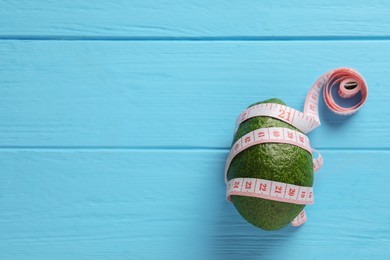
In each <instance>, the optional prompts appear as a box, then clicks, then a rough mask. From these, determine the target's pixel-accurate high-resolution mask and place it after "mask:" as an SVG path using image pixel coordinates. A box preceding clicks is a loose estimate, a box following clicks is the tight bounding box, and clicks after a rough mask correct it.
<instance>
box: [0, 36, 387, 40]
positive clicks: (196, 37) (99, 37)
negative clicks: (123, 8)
mask: <svg viewBox="0 0 390 260" xmlns="http://www.w3.org/2000/svg"><path fill="white" fill-rule="evenodd" d="M0 40H19V41H388V40H390V35H383V36H369V35H366V36H337V35H324V36H320V35H313V36H215V37H209V36H207V37H206V36H205V37H203V36H184V37H179V36H177V37H176V36H175V37H164V36H162V37H159V36H140V37H138V36H72V35H35V36H29V35H0Z"/></svg>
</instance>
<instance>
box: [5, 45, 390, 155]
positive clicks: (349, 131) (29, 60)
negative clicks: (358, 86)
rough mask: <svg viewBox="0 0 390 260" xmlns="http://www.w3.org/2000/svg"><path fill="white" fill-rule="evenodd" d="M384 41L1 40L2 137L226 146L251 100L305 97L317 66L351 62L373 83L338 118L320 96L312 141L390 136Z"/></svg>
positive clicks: (374, 144)
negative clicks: (359, 105) (352, 111)
mask: <svg viewBox="0 0 390 260" xmlns="http://www.w3.org/2000/svg"><path fill="white" fill-rule="evenodd" d="M388 53H390V45H389V44H388V42H387V41H386V42H382V41H380V42H365V41H364V42H356V43H354V44H353V45H351V43H350V42H349V41H344V42H293V43H291V42H224V43H222V42H207V43H202V42H187V43H175V42H158V43H153V42H57V41H55V42H53V41H50V42H48V41H42V42H36V41H33V42H25V41H22V42H21V41H7V42H0V60H2V62H1V63H0V84H1V85H2V93H1V95H0V108H1V109H0V117H1V118H2V120H0V145H1V146H3V147H75V146H77V147H80V146H81V147H106V148H107V147H132V148H136V147H161V148H164V147H168V148H177V147H181V148H193V147H195V148H196V147H198V148H199V147H201V148H205V147H210V148H228V147H229V146H230V142H231V138H232V132H233V128H234V121H235V118H236V116H237V115H238V114H239V112H241V111H242V110H243V109H244V108H246V107H247V106H248V105H250V104H251V103H254V102H257V101H262V100H265V99H268V98H272V97H278V98H280V99H282V100H284V101H285V102H286V103H287V104H288V105H290V106H292V107H295V108H297V109H302V107H303V102H304V97H305V95H306V92H307V91H308V89H309V87H310V85H311V84H312V83H313V82H314V81H315V80H316V79H317V77H319V76H320V75H321V74H323V73H325V72H326V71H328V70H330V69H333V68H336V67H340V66H351V67H354V68H356V69H358V70H359V71H360V72H361V73H362V74H363V75H364V76H365V78H366V80H367V82H368V86H369V88H372V89H373V90H374V91H371V92H370V95H369V99H368V102H367V104H366V107H364V108H363V109H362V110H361V111H359V112H358V113H357V114H356V115H354V116H352V117H347V118H345V117H339V116H335V115H333V114H332V113H330V112H329V111H328V110H327V109H326V108H325V105H323V104H321V106H320V117H321V119H322V123H323V125H322V126H321V127H320V128H319V129H318V130H315V131H314V132H313V133H312V134H311V140H312V143H313V145H314V146H316V147H318V148H352V147H355V148H389V144H390V134H389V132H388V129H389V128H390V110H388V109H382V110H378V109H379V107H380V106H382V105H383V104H385V103H386V102H387V101H388V100H389V99H390V94H389V93H390V92H389V91H387V81H388V78H387V75H388V74H389V73H390V67H389V66H387V64H389V62H390V55H389V54H388ZM367 132H375V138H365V137H364V136H365V135H366V133H367ZM195 137H196V138H195Z"/></svg>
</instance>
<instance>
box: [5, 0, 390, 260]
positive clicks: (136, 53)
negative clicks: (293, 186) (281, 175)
mask: <svg viewBox="0 0 390 260" xmlns="http://www.w3.org/2000/svg"><path fill="white" fill-rule="evenodd" d="M311 2H312V1H284V2H280V1H279V2H275V1H264V2H262V3H260V2H258V1H248V2H247V3H246V4H245V5H244V4H242V3H238V2H236V3H233V2H231V3H225V1H213V3H210V1H203V2H202V1H186V2H179V1H158V2H157V1H156V2H155V3H150V2H149V3H147V2H145V1H131V2H130V1H115V3H108V2H107V1H95V2H94V3H93V4H92V3H64V2H60V1H44V2H37V1H18V2H15V3H13V2H10V1H0V7H1V8H0V39H1V40H0V169H1V172H0V259H175V258H176V259H243V258H247V259H329V258H333V259H388V258H389V257H390V207H389V200H390V189H389V188H390V184H389V183H390V175H389V174H388V167H389V166H390V164H389V158H390V151H389V148H390V133H389V127H390V110H389V109H388V108H387V104H388V103H389V102H390V92H389V91H388V75H389V74H390V66H389V65H390V41H389V39H390V38H389V37H390V34H389V32H390V16H388V12H389V10H390V4H388V3H387V1H371V2H370V3H365V2H366V1H343V2H342V3H336V2H335V3H333V2H331V1H320V2H317V3H315V4H314V3H311ZM341 66H350V67H354V68H356V69H357V70H359V71H360V72H361V73H362V74H363V75H364V76H365V78H366V80H367V82H368V85H369V89H370V93H369V98H368V101H367V104H366V105H365V106H364V107H363V109H362V110H361V111H359V112H358V113H357V114H356V115H354V116H352V117H348V118H344V117H338V116H335V115H333V114H331V113H330V112H329V111H327V110H326V108H325V106H324V105H323V104H321V105H320V117H321V120H322V123H323V125H322V126H321V127H320V128H319V129H316V130H315V131H313V132H312V133H311V134H310V138H311V142H312V144H313V146H314V147H316V148H319V150H320V151H321V152H322V154H323V156H324V160H325V165H324V167H323V169H322V170H321V171H320V172H319V173H318V175H316V178H315V194H316V203H315V204H314V205H312V206H309V207H307V213H308V218H309V221H308V222H307V223H306V224H305V225H304V226H302V227H300V228H293V227H287V228H285V229H282V230H279V231H276V232H266V231H262V230H259V229H257V228H254V227H252V226H251V225H249V224H248V223H246V222H245V221H244V220H243V219H242V218H241V217H240V216H239V214H238V213H237V212H236V211H235V209H234V207H233V206H232V205H230V204H228V203H227V202H226V200H225V197H224V193H225V191H224V189H225V187H224V183H223V168H224V162H225V159H226V157H227V154H228V149H229V145H230V143H231V138H232V131H233V123H234V119H235V116H236V115H237V114H238V113H239V112H240V111H241V110H242V109H243V108H245V107H246V106H247V105H249V104H251V103H254V102H256V101H260V100H264V99H267V98H270V97H279V98H281V99H282V100H284V101H285V102H286V103H287V104H288V105H290V106H292V107H295V108H297V109H301V108H302V105H303V101H304V97H305V94H306V91H307V90H308V88H309V86H310V85H311V83H312V82H313V81H314V80H315V79H316V78H317V77H318V76H320V75H321V74H322V73H324V72H326V71H328V70H330V69H333V68H336V67H341ZM367 134H371V137H370V138H366V137H365V136H366V135H367ZM329 191H332V193H330V192H329Z"/></svg>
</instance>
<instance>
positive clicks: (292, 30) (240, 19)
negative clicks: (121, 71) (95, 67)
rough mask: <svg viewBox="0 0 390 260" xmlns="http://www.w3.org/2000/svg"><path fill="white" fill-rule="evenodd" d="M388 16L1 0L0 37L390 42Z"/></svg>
mask: <svg viewBox="0 0 390 260" xmlns="http://www.w3.org/2000/svg"><path fill="white" fill-rule="evenodd" d="M389 12H390V6H389V5H388V2H387V1H385V0H374V1H369V2H368V1H364V0H356V1H336V0H331V1H330V0H322V1H315V2H314V1H310V0H304V1H296V0H294V1H272V0H266V1H261V2H259V1H256V0H249V1H245V2H242V1H223V0H217V1H204V0H203V1H199V0H191V1H177V0H172V1H144V0H132V1H126V0H117V1H102V0H99V1H93V2H89V1H52V0H50V1H48V0H47V1H31V0H18V1H1V2H0V36H1V37H3V38H5V39H6V38H35V39H39V38H43V39H47V38H59V39H72V38H75V39H79V38H92V39H93V38H95V37H96V38H117V39H123V38H134V39H136V38H145V39H159V38H178V39H180V38H183V37H189V38H191V37H195V38H201V39H202V38H205V39H219V38H222V39H223V38H232V39H237V38H238V39H239V38H243V37H246V38H248V39H268V38H279V39H305V38H307V37H309V38H316V37H319V38H322V39H333V38H336V39H337V38H349V37H363V38H365V37H377V38H379V39H380V38H386V37H387V38H388V37H390V34H389V29H390V16H389V15H388V14H389ZM284 37H285V38H284Z"/></svg>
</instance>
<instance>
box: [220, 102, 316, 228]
mask: <svg viewBox="0 0 390 260" xmlns="http://www.w3.org/2000/svg"><path fill="white" fill-rule="evenodd" d="M260 103H275V104H281V105H286V104H285V103H284V102H283V101H281V100H279V99H276V98H272V99H269V100H265V101H263V102H258V103H255V104H253V105H256V104H260ZM253 105H251V106H253ZM264 127H285V128H289V129H293V130H295V131H299V130H298V129H297V128H295V127H293V126H292V125H290V124H288V123H285V122H283V121H281V120H278V119H275V118H271V117H267V116H259V117H254V118H251V119H248V120H246V121H244V122H243V123H241V124H240V126H239V128H238V129H237V132H236V134H235V136H234V140H233V144H234V143H235V142H236V141H237V140H238V139H239V138H241V137H242V136H244V135H245V134H247V133H249V132H251V131H253V130H256V129H258V128H264ZM234 178H259V179H266V180H272V181H279V182H283V183H289V184H294V185H299V186H306V187H312V186H313V160H312V155H311V154H310V153H309V152H308V151H306V150H305V149H302V148H300V147H297V146H294V145H290V144H280V143H279V144H278V143H265V144H258V145H255V146H252V147H250V148H248V149H245V150H244V151H242V152H241V153H239V154H238V155H237V156H236V157H235V158H234V159H233V161H232V162H231V164H230V167H229V170H228V173H227V179H228V180H231V179H234ZM231 201H232V202H233V204H234V206H235V207H236V209H237V211H238V212H239V213H240V215H241V216H242V217H243V218H244V219H246V220H247V221H248V222H249V223H251V224H253V225H254V226H256V227H259V228H262V229H265V230H277V229H280V228H283V227H285V226H286V225H288V224H289V223H290V222H291V221H292V220H293V219H294V218H295V217H296V216H297V215H298V214H299V213H300V212H301V211H302V210H303V208H304V207H305V206H304V205H297V204H291V203H286V202H278V201H272V200H266V199H261V198H255V197H244V196H238V195H233V196H231Z"/></svg>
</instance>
